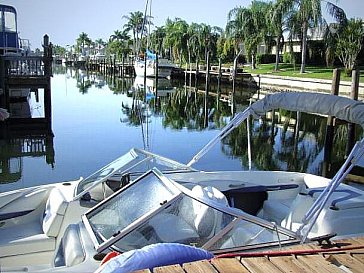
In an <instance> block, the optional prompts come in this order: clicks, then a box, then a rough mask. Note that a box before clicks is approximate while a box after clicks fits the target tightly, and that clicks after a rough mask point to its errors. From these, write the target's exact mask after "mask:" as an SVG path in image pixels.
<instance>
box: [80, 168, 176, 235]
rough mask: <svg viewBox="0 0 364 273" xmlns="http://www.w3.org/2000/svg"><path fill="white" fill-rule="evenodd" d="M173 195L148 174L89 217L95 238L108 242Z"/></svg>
mask: <svg viewBox="0 0 364 273" xmlns="http://www.w3.org/2000/svg"><path fill="white" fill-rule="evenodd" d="M174 195H175V194H174V193H173V191H172V190H171V189H170V188H168V187H167V186H166V185H165V184H164V183H163V182H162V181H161V180H159V179H158V177H157V176H156V175H155V173H153V172H149V173H148V174H146V175H145V176H144V177H142V178H141V179H140V180H138V181H137V182H136V183H133V184H131V185H130V186H128V187H126V188H125V189H124V190H123V191H122V192H120V193H119V194H117V195H114V196H112V197H111V198H109V199H108V200H107V202H103V203H100V205H99V206H97V207H96V208H95V209H94V210H92V211H90V212H89V213H87V214H86V217H87V219H88V222H89V224H90V226H91V227H92V229H93V231H94V232H95V234H96V237H97V238H98V239H101V240H102V241H106V240H108V239H110V238H111V237H113V236H114V235H115V234H117V233H118V232H120V231H122V230H123V229H124V228H126V227H127V226H129V225H130V224H132V223H133V222H134V221H136V220H138V219H139V218H140V217H142V216H144V215H146V214H148V213H149V212H150V211H153V210H155V209H157V208H159V207H160V206H161V205H162V204H163V203H165V202H166V200H169V199H171V198H172V197H173V196H174Z"/></svg>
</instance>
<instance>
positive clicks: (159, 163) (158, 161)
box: [76, 149, 193, 196]
mask: <svg viewBox="0 0 364 273" xmlns="http://www.w3.org/2000/svg"><path fill="white" fill-rule="evenodd" d="M152 168H158V170H160V171H162V172H167V171H168V172H170V171H177V170H178V171H192V170H193V169H192V168H190V167H187V166H186V165H184V164H181V163H178V162H176V161H173V160H170V159H167V158H164V157H161V156H158V155H155V154H152V153H148V152H146V151H143V150H138V149H132V150H130V151H129V152H128V153H126V154H125V155H123V156H121V157H119V158H118V159H116V160H115V161H113V162H111V163H110V164H108V165H107V166H105V167H104V168H102V169H101V170H99V171H97V172H95V173H94V174H92V175H90V176H89V177H87V178H85V179H83V180H82V181H81V182H80V183H79V184H78V187H77V192H76V195H78V196H82V195H83V193H84V192H86V191H89V190H90V189H91V188H93V187H95V186H96V185H97V184H99V183H101V182H103V181H105V180H107V179H108V178H110V177H112V178H113V179H116V180H119V181H120V179H121V178H122V176H123V175H124V174H126V173H127V174H129V175H130V178H131V180H134V179H135V178H137V177H139V176H140V175H142V174H143V173H145V172H146V171H148V170H151V169H152Z"/></svg>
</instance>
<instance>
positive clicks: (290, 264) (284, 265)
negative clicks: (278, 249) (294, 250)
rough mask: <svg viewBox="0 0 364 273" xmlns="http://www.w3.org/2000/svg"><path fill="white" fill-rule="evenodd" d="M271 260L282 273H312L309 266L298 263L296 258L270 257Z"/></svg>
mask: <svg viewBox="0 0 364 273" xmlns="http://www.w3.org/2000/svg"><path fill="white" fill-rule="evenodd" d="M269 260H270V261H271V263H273V264H274V265H275V266H276V267H278V268H279V269H280V270H281V271H282V272H287V273H292V272H300V273H312V270H311V269H309V268H307V266H305V265H304V264H302V263H300V262H299V261H297V259H296V258H295V257H294V256H286V257H270V258H269Z"/></svg>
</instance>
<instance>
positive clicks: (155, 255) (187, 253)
mask: <svg viewBox="0 0 364 273" xmlns="http://www.w3.org/2000/svg"><path fill="white" fill-rule="evenodd" d="M213 257H214V256H213V255H212V254H211V253H210V252H208V251H206V250H204V249H200V248H196V247H192V246H188V245H182V244H178V243H160V244H153V245H148V246H145V247H143V248H141V249H136V250H131V251H128V252H125V253H123V254H121V255H118V256H116V257H114V258H112V259H111V260H110V261H108V262H107V263H105V264H104V265H103V266H101V267H100V268H99V270H97V271H96V272H95V273H126V272H133V271H136V270H141V269H152V268H154V267H159V266H166V265H172V264H183V263H188V262H193V261H198V260H205V259H212V258H213Z"/></svg>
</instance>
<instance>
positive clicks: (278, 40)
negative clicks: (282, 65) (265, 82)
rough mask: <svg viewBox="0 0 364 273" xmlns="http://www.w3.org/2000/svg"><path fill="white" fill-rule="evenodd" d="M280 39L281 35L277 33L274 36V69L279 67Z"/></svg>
mask: <svg viewBox="0 0 364 273" xmlns="http://www.w3.org/2000/svg"><path fill="white" fill-rule="evenodd" d="M280 40H281V36H280V35H279V36H278V37H277V38H276V45H277V48H276V64H275V66H274V71H278V69H279V48H280Z"/></svg>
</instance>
